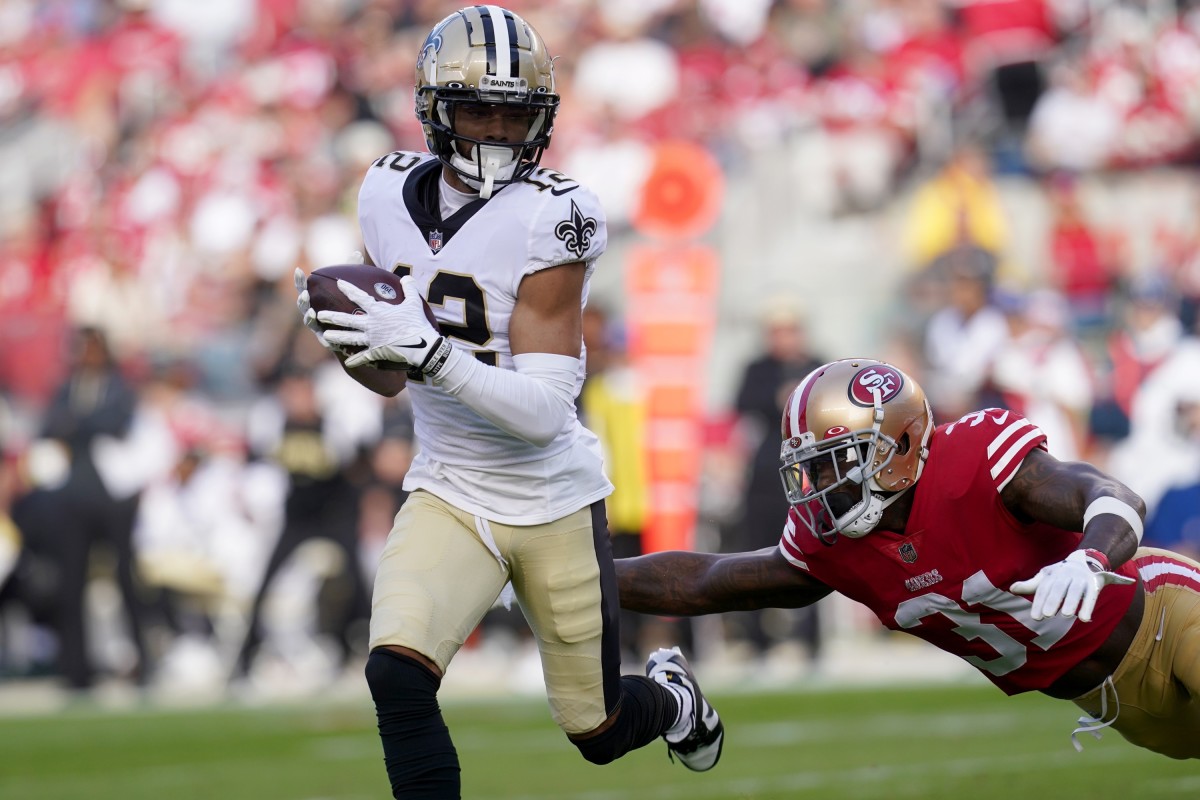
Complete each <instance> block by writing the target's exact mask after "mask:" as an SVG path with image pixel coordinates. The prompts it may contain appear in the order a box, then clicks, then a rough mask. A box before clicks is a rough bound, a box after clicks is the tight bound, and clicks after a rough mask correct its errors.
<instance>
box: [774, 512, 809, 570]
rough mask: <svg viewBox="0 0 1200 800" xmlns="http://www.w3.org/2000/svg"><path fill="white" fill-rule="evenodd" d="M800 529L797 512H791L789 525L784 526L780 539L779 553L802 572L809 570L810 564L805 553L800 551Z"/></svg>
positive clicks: (789, 513) (788, 516)
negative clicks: (798, 538)
mask: <svg viewBox="0 0 1200 800" xmlns="http://www.w3.org/2000/svg"><path fill="white" fill-rule="evenodd" d="M799 535H801V534H799V533H798V528H797V527H796V512H795V510H789V511H788V515H787V523H786V524H785V525H784V526H783V536H781V537H780V538H779V552H780V553H782V554H783V557H784V558H786V559H787V561H788V563H789V564H791V565H792V566H793V567H798V568H799V569H802V570H806V571H807V570H808V562H806V561H805V560H804V551H803V550H801V549H800V545H799V543H798V540H797V538H796V537H797V536H799Z"/></svg>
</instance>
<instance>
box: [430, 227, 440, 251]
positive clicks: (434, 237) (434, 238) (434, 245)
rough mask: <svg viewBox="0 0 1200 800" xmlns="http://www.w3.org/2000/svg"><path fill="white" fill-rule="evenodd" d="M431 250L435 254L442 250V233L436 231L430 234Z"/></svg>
mask: <svg viewBox="0 0 1200 800" xmlns="http://www.w3.org/2000/svg"><path fill="white" fill-rule="evenodd" d="M429 249H430V250H432V251H433V252H435V253H436V252H437V251H438V250H441V249H442V232H441V231H436V230H435V231H430V232H429Z"/></svg>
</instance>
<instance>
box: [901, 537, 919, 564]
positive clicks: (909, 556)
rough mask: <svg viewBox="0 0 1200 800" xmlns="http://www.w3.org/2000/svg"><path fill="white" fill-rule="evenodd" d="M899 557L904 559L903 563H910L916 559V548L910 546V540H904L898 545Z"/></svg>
mask: <svg viewBox="0 0 1200 800" xmlns="http://www.w3.org/2000/svg"><path fill="white" fill-rule="evenodd" d="M900 557H901V558H902V559H904V563H905V564H911V563H913V562H914V561H916V560H917V548H915V547H913V546H912V543H911V542H905V543H904V544H902V545H900Z"/></svg>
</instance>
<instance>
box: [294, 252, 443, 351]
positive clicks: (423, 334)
mask: <svg viewBox="0 0 1200 800" xmlns="http://www.w3.org/2000/svg"><path fill="white" fill-rule="evenodd" d="M337 285H338V289H340V290H341V291H342V294H344V295H346V297H348V298H350V299H351V300H352V301H354V303H355V304H356V305H357V306H358V307H359V308H361V309H362V310H363V311H364V312H365V313H362V314H346V313H343V312H340V311H322V312H320V313H319V314H318V315H317V319H318V320H319V321H321V322H323V323H325V324H327V325H337V326H338V327H341V328H349V329H350V330H344V331H326V332H325V338H326V340H328V341H329V342H332V343H333V344H336V345H343V346H350V347H362V348H366V349H364V350H362V351H361V352H358V353H355V354H354V355H352V356H350V357H349V358H347V359H346V366H347V367H350V368H354V367H360V366H362V365H364V364H369V363H371V362H374V361H394V362H396V363H398V364H403V365H406V366H408V367H409V368H417V369H424V368H425V367H427V366H428V365H429V362H430V360H431V356H433V355H434V354H435V353H437V352H438V350H439V348H440V347H441V346H442V345H443V344H445V342H444V340H443V339H442V336H441V334H439V333H438V332H437V331H436V330H434V327H433V326H432V325H430V324H429V320H428V319H426V318H425V309H424V306H423V305H422V303H421V295H420V294H418V293H417V286H416V284H415V283H414V282H413V279H412V276H411V275H405V276H404V277H403V278H401V279H400V285H401V286H402V287H404V300H402V301H401V302H400V303H399V304H398V305H393V304H392V303H384V302H380V301H379V300H376V299H375V298H374V297H372V296H371V295H370V294H368V293H367V292H364V291H363V290H362V289H359V288H358V287H357V286H355V285H354V284H352V283H349V282H348V281H338V283H337Z"/></svg>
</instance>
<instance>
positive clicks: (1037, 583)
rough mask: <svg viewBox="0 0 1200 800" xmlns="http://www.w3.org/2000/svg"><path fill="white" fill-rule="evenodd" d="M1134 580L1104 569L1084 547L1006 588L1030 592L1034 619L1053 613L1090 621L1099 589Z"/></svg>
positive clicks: (1043, 617)
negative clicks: (1027, 578)
mask: <svg viewBox="0 0 1200 800" xmlns="http://www.w3.org/2000/svg"><path fill="white" fill-rule="evenodd" d="M1114 583H1115V584H1118V585H1121V584H1129V583H1134V580H1133V578H1126V577H1125V576H1124V575H1118V574H1116V573H1115V572H1108V571H1106V570H1105V569H1104V565H1103V564H1101V563H1100V561H1099V560H1097V559H1095V558H1093V557H1092V556H1090V555H1088V554H1087V552H1086V551H1084V550H1073V551H1072V552H1071V553H1069V554H1068V555H1067V557H1066V558H1064V559H1063V560H1062V561H1059V562H1058V563H1057V564H1051V565H1049V566H1047V567H1042V568H1041V569H1040V570H1039V571H1038V574H1037V575H1034V576H1033V577H1032V578H1030V579H1029V580H1027V581H1017V582H1016V583H1014V584H1013V585H1012V586H1011V587H1009V590H1010V591H1011V592H1012V593H1013V594H1032V595H1033V609H1032V611H1031V614H1032V616H1033V618H1034V619H1045V618H1046V617H1052V616H1054V615H1055V614H1062V615H1063V616H1064V617H1072V616H1075V615H1076V609H1078V612H1079V614H1078V615H1079V618H1080V619H1081V620H1083V621H1084V622H1091V621H1092V610H1093V609H1094V608H1095V607H1096V600H1097V599H1098V598H1099V597H1100V590H1101V589H1103V588H1104V587H1105V586H1108V585H1109V584H1114Z"/></svg>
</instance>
